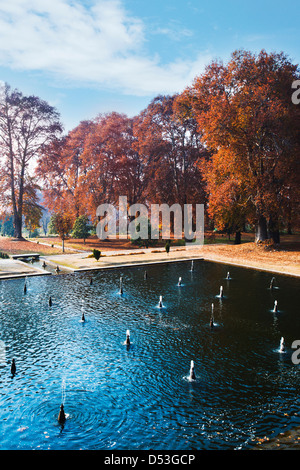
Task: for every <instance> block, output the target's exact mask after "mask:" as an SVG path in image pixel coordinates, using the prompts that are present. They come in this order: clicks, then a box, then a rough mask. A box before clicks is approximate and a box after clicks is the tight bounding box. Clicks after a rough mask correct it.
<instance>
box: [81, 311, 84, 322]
mask: <svg viewBox="0 0 300 470" xmlns="http://www.w3.org/2000/svg"><path fill="white" fill-rule="evenodd" d="M81 321H82V322H84V321H85V316H84V313H82V316H81Z"/></svg>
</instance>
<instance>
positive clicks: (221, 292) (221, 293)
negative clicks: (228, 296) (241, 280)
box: [217, 286, 224, 299]
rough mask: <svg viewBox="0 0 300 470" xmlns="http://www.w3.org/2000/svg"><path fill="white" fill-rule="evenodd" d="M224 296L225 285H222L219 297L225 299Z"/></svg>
mask: <svg viewBox="0 0 300 470" xmlns="http://www.w3.org/2000/svg"><path fill="white" fill-rule="evenodd" d="M223 296H224V294H223V286H221V287H220V294H219V295H218V296H217V297H219V298H220V299H223Z"/></svg>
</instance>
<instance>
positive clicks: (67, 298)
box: [0, 261, 300, 450]
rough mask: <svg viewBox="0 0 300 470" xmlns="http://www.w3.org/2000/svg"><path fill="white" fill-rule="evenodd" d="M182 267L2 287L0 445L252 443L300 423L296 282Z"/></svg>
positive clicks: (217, 267)
mask: <svg viewBox="0 0 300 470" xmlns="http://www.w3.org/2000/svg"><path fill="white" fill-rule="evenodd" d="M190 269H191V263H190V262H180V263H172V264H165V265H156V266H148V267H147V274H148V277H147V279H146V280H145V279H144V271H145V269H144V267H142V266H141V267H134V268H127V269H125V268H124V269H122V270H121V271H120V270H117V269H115V270H108V271H102V272H100V271H98V272H97V273H91V272H89V273H76V274H64V275H60V276H45V277H44V276H40V277H32V278H27V293H26V294H24V292H23V287H24V280H22V279H20V280H8V281H1V282H0V348H1V351H0V377H1V383H0V436H1V439H0V449H1V450H4V449H26V450H27V449H28V450H29V449H52V450H54V449H57V450H59V449H74V450H75V449H105V450H114V449H118V450H124V449H128V450H138V449H146V450H147V449H153V450H155V449H156V450H195V449H208V450H211V449H247V448H249V447H251V445H252V442H253V440H254V439H255V438H258V437H264V436H269V437H274V436H275V435H277V434H278V433H279V432H282V431H284V430H287V429H291V428H293V427H294V426H299V425H300V415H299V404H300V403H299V401H300V400H299V391H300V375H299V372H300V371H299V367H300V366H299V365H295V364H293V363H292V361H291V354H292V352H293V350H292V349H291V344H292V342H293V341H294V340H295V339H300V316H299V307H298V304H299V299H298V294H299V280H298V279H295V278H292V277H288V276H279V275H277V276H276V285H277V286H278V287H279V289H273V290H270V289H269V286H270V279H271V277H272V276H270V274H268V273H264V272H259V271H255V270H246V269H242V268H237V267H236V268H234V267H232V266H231V267H230V278H231V279H230V280H229V281H227V280H226V275H227V272H228V266H225V265H222V264H214V263H209V262H203V261H195V262H194V270H193V271H192V272H191V271H190ZM120 275H122V277H123V288H124V291H123V295H120V294H119V288H120ZM91 276H92V277H93V284H92V285H90V278H91ZM179 276H180V277H182V279H183V283H182V286H181V287H179V286H178V278H179ZM220 285H222V286H223V289H224V297H223V298H222V299H220V298H219V297H218V294H219V290H220ZM50 295H51V297H52V302H53V304H52V306H51V307H49V302H48V300H49V296H50ZM161 295H162V296H163V308H158V299H159V297H160V296H161ZM275 300H277V301H278V312H277V313H274V312H273V306H274V301H275ZM212 304H214V308H213V313H214V324H215V327H214V328H213V329H211V328H210V326H209V322H210V318H211V312H212ZM83 312H84V315H85V322H82V321H81V317H82V313H83ZM127 330H129V331H130V346H129V347H127V346H126V345H125V344H124V342H125V341H124V340H125V338H126V332H127ZM281 337H284V341H285V353H279V347H280V339H281ZM12 358H15V362H16V368H17V371H16V374H15V376H12V375H11V373H10V364H11V360H12ZM191 361H194V367H195V376H196V380H193V381H190V380H189V371H190V364H191ZM62 403H63V404H64V410H65V413H66V416H67V419H66V422H65V423H64V425H60V424H59V423H58V420H57V418H58V414H59V410H60V405H61V404H62Z"/></svg>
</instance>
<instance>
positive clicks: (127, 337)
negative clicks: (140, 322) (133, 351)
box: [124, 330, 130, 346]
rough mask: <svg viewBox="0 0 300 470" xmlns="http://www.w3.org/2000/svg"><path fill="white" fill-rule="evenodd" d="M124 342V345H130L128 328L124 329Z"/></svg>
mask: <svg viewBox="0 0 300 470" xmlns="http://www.w3.org/2000/svg"><path fill="white" fill-rule="evenodd" d="M124 344H126V346H130V331H129V330H127V331H126V340H125V343H124Z"/></svg>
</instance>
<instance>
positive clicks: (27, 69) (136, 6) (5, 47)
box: [0, 0, 300, 132]
mask: <svg viewBox="0 0 300 470" xmlns="http://www.w3.org/2000/svg"><path fill="white" fill-rule="evenodd" d="M299 11H300V0H285V1H283V0H260V1H258V0H186V1H184V0H147V1H146V0H0V81H2V82H7V83H8V84H9V85H10V86H11V87H12V88H17V89H18V90H19V91H21V92H22V93H23V94H24V95H36V96H39V97H40V98H41V99H43V100H46V101H48V103H49V104H51V105H52V106H54V107H55V108H56V109H57V110H58V111H59V113H60V115H61V120H62V123H63V125H64V128H65V132H68V131H69V130H71V129H73V128H74V127H76V126H77V125H78V124H79V123H80V121H82V120H85V119H93V118H95V117H96V116H97V115H98V114H101V113H108V112H112V111H116V112H119V113H125V114H127V115H128V116H130V117H131V116H135V115H137V114H139V113H140V112H141V111H142V110H143V109H145V108H146V107H147V106H148V104H149V103H150V102H151V100H152V99H153V98H154V97H155V96H157V95H159V94H164V95H171V94H174V93H180V92H181V91H183V90H184V89H185V88H186V87H187V86H190V85H192V83H193V81H194V79H195V77H196V76H198V75H201V73H203V71H204V68H205V66H206V65H208V64H209V63H211V61H212V60H215V59H220V60H223V61H224V62H225V63H226V62H228V60H229V59H230V56H231V54H232V53H233V51H235V50H237V49H245V50H250V51H252V52H256V53H258V52H259V51H260V50H262V49H265V50H266V51H267V52H274V51H275V52H281V51H283V52H284V53H286V54H287V55H288V57H289V58H290V60H291V61H292V62H293V63H296V64H299V63H300V47H299V29H300V26H299V24H300V23H299Z"/></svg>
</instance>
